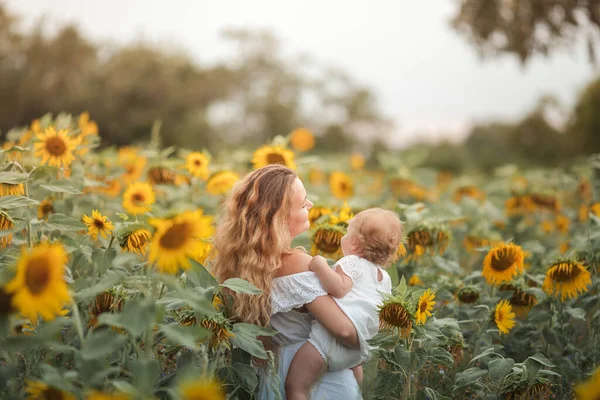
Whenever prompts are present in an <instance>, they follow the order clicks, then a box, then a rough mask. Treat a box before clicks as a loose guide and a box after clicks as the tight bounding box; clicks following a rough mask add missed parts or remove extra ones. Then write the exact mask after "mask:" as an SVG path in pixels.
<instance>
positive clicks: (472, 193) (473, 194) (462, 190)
mask: <svg viewBox="0 0 600 400" xmlns="http://www.w3.org/2000/svg"><path fill="white" fill-rule="evenodd" d="M465 197H470V198H472V199H475V200H479V201H485V193H483V192H482V191H481V190H479V189H478V188H477V187H475V186H460V187H458V188H456V190H455V191H454V201H455V202H457V203H458V202H460V201H461V200H462V199H463V198H465Z"/></svg>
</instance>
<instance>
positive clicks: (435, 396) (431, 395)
mask: <svg viewBox="0 0 600 400" xmlns="http://www.w3.org/2000/svg"><path fill="white" fill-rule="evenodd" d="M422 390H423V393H424V394H425V398H426V399H428V400H451V398H450V397H448V396H443V395H441V394H440V393H439V392H437V391H436V390H434V389H432V388H429V387H426V388H423V389H422Z"/></svg>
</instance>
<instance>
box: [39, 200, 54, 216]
mask: <svg viewBox="0 0 600 400" xmlns="http://www.w3.org/2000/svg"><path fill="white" fill-rule="evenodd" d="M51 212H54V206H53V205H52V203H46V204H43V205H42V213H44V214H50V213H51Z"/></svg>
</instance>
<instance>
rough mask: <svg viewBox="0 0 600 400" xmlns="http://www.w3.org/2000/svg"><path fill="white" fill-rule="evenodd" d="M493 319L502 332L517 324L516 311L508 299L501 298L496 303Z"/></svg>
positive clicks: (506, 331)
mask: <svg viewBox="0 0 600 400" xmlns="http://www.w3.org/2000/svg"><path fill="white" fill-rule="evenodd" d="M492 320H493V321H494V322H495V323H496V326H497V327H498V330H499V331H500V334H503V333H504V334H506V333H508V332H509V331H510V330H511V329H512V328H513V327H514V326H515V313H514V312H513V311H512V307H511V305H510V304H509V302H508V301H507V300H501V301H500V303H498V304H497V305H496V310H495V311H494V312H493V315H492Z"/></svg>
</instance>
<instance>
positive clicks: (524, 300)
mask: <svg viewBox="0 0 600 400" xmlns="http://www.w3.org/2000/svg"><path fill="white" fill-rule="evenodd" d="M499 289H500V290H503V291H511V292H512V293H513V295H512V297H511V298H510V299H509V300H508V302H509V303H510V306H511V307H512V309H513V311H514V312H515V314H516V315H517V317H524V316H526V315H527V313H528V312H529V311H530V310H531V308H532V307H533V306H535V305H536V304H537V299H536V298H535V296H534V295H533V294H531V293H527V292H525V291H524V290H522V289H521V288H518V287H516V286H514V285H500V287H499Z"/></svg>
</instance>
